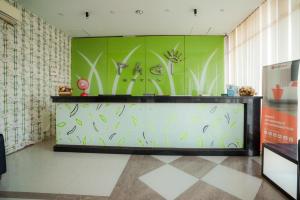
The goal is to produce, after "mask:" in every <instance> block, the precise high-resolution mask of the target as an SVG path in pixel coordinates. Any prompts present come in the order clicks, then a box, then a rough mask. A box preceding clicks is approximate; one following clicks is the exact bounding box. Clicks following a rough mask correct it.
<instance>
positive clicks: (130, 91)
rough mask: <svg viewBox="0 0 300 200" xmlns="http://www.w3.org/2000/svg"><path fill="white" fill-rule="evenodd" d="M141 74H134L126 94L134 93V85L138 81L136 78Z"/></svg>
mask: <svg viewBox="0 0 300 200" xmlns="http://www.w3.org/2000/svg"><path fill="white" fill-rule="evenodd" d="M138 76H139V74H136V75H134V77H133V79H132V80H131V81H130V83H129V85H128V88H127V92H126V94H128V95H130V94H131V93H132V88H133V86H134V83H135V82H136V79H137V78H138Z"/></svg>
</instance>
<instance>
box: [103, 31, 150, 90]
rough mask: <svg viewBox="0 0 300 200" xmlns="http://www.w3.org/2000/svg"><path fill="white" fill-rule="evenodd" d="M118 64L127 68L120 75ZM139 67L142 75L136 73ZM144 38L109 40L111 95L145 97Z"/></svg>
mask: <svg viewBox="0 0 300 200" xmlns="http://www.w3.org/2000/svg"><path fill="white" fill-rule="evenodd" d="M118 63H123V64H126V65H127V67H125V68H124V69H122V70H120V74H119V73H118V71H119V70H118ZM137 66H139V67H140V68H141V73H138V72H137V71H136V68H137ZM145 76H146V73H145V42H144V37H115V38H108V82H107V84H108V87H109V88H110V89H111V91H110V94H132V95H143V94H144V93H145Z"/></svg>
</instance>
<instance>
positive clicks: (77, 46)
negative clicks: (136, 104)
mask: <svg viewBox="0 0 300 200" xmlns="http://www.w3.org/2000/svg"><path fill="white" fill-rule="evenodd" d="M172 51H173V52H172ZM168 52H169V53H171V54H172V53H173V54H176V55H177V57H180V58H181V61H178V62H175V61H174V62H171V61H169V60H168V58H167V57H166V55H168ZM179 54H180V55H181V56H178V55H179ZM179 60H180V59H179ZM118 63H121V64H122V63H123V64H126V65H127V67H125V68H124V69H122V70H120V74H119V73H118ZM137 65H138V66H139V68H140V70H141V73H138V72H137V71H136V67H137ZM171 68H173V70H171ZM159 69H161V70H159ZM171 72H173V73H171ZM79 77H82V78H86V79H89V81H90V83H91V87H90V90H89V91H88V92H89V94H90V95H98V94H131V95H143V94H145V93H148V94H158V95H199V94H208V95H220V94H221V93H222V92H223V89H224V37H223V36H141V37H106V38H74V39H73V40H72V87H73V91H74V95H79V94H80V93H81V91H80V90H78V89H77V85H76V82H77V80H78V78H79Z"/></svg>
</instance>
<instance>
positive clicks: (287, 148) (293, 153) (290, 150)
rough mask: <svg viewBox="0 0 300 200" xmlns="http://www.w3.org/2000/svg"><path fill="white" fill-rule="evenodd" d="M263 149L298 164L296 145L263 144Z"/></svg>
mask: <svg viewBox="0 0 300 200" xmlns="http://www.w3.org/2000/svg"><path fill="white" fill-rule="evenodd" d="M264 147H266V148H268V149H270V150H272V151H274V152H275V153H277V154H279V155H281V156H282V157H284V158H286V159H288V160H290V161H292V162H293V163H295V164H298V157H297V144H271V143H265V144H264Z"/></svg>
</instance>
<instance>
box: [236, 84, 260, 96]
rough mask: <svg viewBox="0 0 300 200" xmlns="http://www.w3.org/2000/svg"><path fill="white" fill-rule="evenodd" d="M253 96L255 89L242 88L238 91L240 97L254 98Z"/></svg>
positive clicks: (249, 87)
mask: <svg viewBox="0 0 300 200" xmlns="http://www.w3.org/2000/svg"><path fill="white" fill-rule="evenodd" d="M255 94H256V92H255V89H254V88H252V87H251V86H243V87H241V88H240V89H239V95H240V96H254V95H255Z"/></svg>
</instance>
